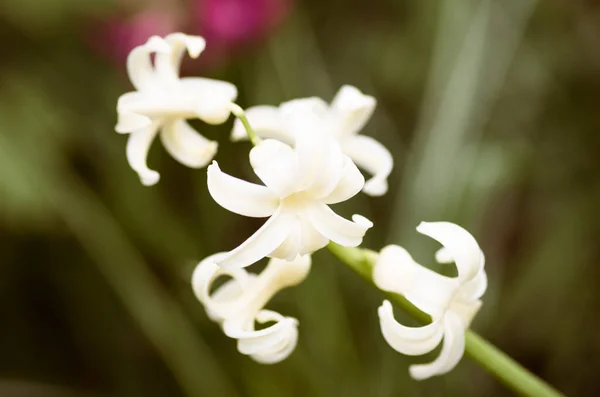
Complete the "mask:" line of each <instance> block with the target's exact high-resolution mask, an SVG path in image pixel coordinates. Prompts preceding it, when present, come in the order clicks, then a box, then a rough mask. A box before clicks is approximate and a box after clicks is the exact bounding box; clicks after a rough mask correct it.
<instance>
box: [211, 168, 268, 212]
mask: <svg viewBox="0 0 600 397" xmlns="http://www.w3.org/2000/svg"><path fill="white" fill-rule="evenodd" d="M207 173H208V178H207V185H208V191H209V193H210V195H211V196H212V198H213V199H214V200H215V201H216V202H217V203H218V204H219V205H220V206H221V207H223V208H226V209H228V210H229V211H231V212H235V213H237V214H240V215H245V216H250V217H257V218H262V217H266V216H269V215H272V214H273V213H274V212H275V211H276V209H277V207H278V205H279V199H278V198H277V196H276V195H275V194H273V193H272V192H271V191H270V190H269V189H268V188H266V187H264V186H261V185H257V184H254V183H250V182H246V181H244V180H242V179H238V178H235V177H233V176H230V175H228V174H226V173H224V172H223V171H221V169H220V168H219V164H218V163H217V162H216V161H214V162H213V164H211V165H210V166H208V170H207Z"/></svg>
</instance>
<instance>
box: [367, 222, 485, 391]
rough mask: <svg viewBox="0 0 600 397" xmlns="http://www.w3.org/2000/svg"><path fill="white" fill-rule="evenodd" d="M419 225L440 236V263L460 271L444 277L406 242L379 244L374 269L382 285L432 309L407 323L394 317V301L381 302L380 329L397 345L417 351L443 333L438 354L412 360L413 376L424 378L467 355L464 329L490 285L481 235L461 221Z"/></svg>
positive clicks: (428, 347)
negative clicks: (421, 321)
mask: <svg viewBox="0 0 600 397" xmlns="http://www.w3.org/2000/svg"><path fill="white" fill-rule="evenodd" d="M417 231H419V233H422V234H424V235H426V236H429V237H431V238H433V239H435V240H437V241H439V242H440V243H441V244H442V245H443V248H441V249H440V250H439V251H438V252H437V253H436V260H437V261H438V262H439V263H452V262H454V263H456V267H457V269H458V276H457V277H446V276H443V275H441V274H439V273H436V272H434V271H432V270H430V269H428V268H426V267H424V266H422V265H420V264H418V263H417V262H415V261H414V260H413V258H412V257H411V256H410V254H409V253H408V252H407V251H406V250H405V249H404V248H402V247H399V246H397V245H389V246H387V247H385V248H384V249H383V250H381V253H380V254H379V257H378V259H377V262H376V264H375V267H374V269H373V280H374V282H375V285H377V287H378V288H380V289H382V290H384V291H388V292H394V293H397V294H401V295H403V296H404V297H405V298H406V299H408V301H410V302H411V303H412V304H413V305H415V306H416V307H417V308H419V309H420V310H421V311H423V312H425V313H428V314H429V315H431V318H432V322H431V324H428V325H425V326H423V327H407V326H404V325H402V324H400V323H398V322H397V321H396V320H395V318H394V313H393V311H392V305H391V304H390V302H389V301H387V300H386V301H384V302H383V305H381V307H380V308H379V320H380V325H381V331H382V333H383V336H384V338H385V340H386V341H387V342H388V343H389V345H390V346H391V347H392V348H393V349H394V350H396V351H398V352H400V353H403V354H407V355H411V356H415V355H422V354H425V353H428V352H430V351H432V350H433V349H435V348H436V346H438V345H439V344H440V342H441V341H442V339H443V341H444V342H443V343H444V344H443V347H442V350H441V352H440V355H439V356H438V357H437V359H436V360H435V361H433V362H431V363H429V364H421V365H412V366H411V367H410V374H411V376H412V377H413V378H415V379H419V380H420V379H426V378H429V377H431V376H434V375H441V374H445V373H447V372H449V371H450V370H452V369H453V368H454V367H455V366H456V364H458V362H459V361H460V359H461V358H462V356H463V353H464V349H465V330H466V329H467V328H468V327H469V325H470V324H471V321H472V320H473V317H474V316H475V315H476V314H477V312H478V311H479V308H480V307H481V301H480V300H479V298H481V296H482V295H483V293H484V292H485V290H486V288H487V276H486V273H485V270H484V268H483V267H484V263H485V259H484V256H483V253H482V251H481V249H480V248H479V245H478V244H477V241H475V238H473V236H472V235H471V234H469V232H467V231H466V230H465V229H463V228H462V227H460V226H458V225H455V224H453V223H449V222H433V223H426V222H422V223H421V224H420V225H419V226H418V227H417Z"/></svg>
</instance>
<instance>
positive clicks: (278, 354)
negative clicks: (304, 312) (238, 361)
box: [223, 310, 298, 364]
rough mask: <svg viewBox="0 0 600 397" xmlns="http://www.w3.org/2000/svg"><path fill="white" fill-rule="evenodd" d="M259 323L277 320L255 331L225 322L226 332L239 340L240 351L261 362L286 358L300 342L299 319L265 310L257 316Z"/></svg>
mask: <svg viewBox="0 0 600 397" xmlns="http://www.w3.org/2000/svg"><path fill="white" fill-rule="evenodd" d="M256 321H257V322H259V323H264V322H269V321H276V323H275V324H273V325H271V326H270V327H268V328H265V329H262V330H259V331H254V330H243V329H240V328H238V327H237V326H236V325H235V323H233V324H229V323H228V322H225V323H224V324H223V330H224V331H225V334H226V335H227V336H229V337H231V338H235V339H237V340H238V351H239V352H240V353H242V354H246V355H249V356H250V357H251V358H252V359H253V360H255V361H257V362H259V363H261V364H275V363H278V362H280V361H282V360H284V359H286V358H287V357H288V356H289V355H290V354H291V353H292V352H293V351H294V349H295V347H296V344H297V342H298V321H297V320H296V319H294V318H291V317H283V316H281V315H280V314H279V313H275V312H271V311H268V310H263V311H261V312H260V313H259V315H258V316H257V317H256Z"/></svg>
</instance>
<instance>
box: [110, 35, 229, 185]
mask: <svg viewBox="0 0 600 397" xmlns="http://www.w3.org/2000/svg"><path fill="white" fill-rule="evenodd" d="M204 47H205V41H204V39H203V38H202V37H199V36H188V35H185V34H183V33H173V34H170V35H168V36H166V37H165V38H164V39H162V38H160V37H158V36H152V37H151V38H150V39H148V41H147V42H146V44H144V45H141V46H139V47H136V48H134V49H133V50H132V51H131V53H130V54H129V57H128V58H127V71H128V74H129V79H130V80H131V82H132V84H133V86H134V87H135V88H136V90H137V91H133V92H128V93H126V94H123V95H121V97H120V98H119V101H118V103H117V113H118V122H117V125H116V127H115V130H116V131H117V132H118V133H122V134H130V135H129V140H128V142H127V160H128V161H129V165H130V166H131V168H133V170H134V171H136V172H137V173H138V175H139V176H140V179H141V181H142V183H143V184H144V185H146V186H149V185H154V184H155V183H157V182H158V180H159V177H160V175H159V174H158V172H156V171H154V170H151V169H149V168H148V166H147V164H146V157H147V156H148V151H149V150H150V146H151V144H152V142H153V141H154V138H155V137H156V135H157V134H158V133H159V131H160V138H161V140H162V142H163V145H164V147H165V149H166V150H167V151H168V152H169V153H170V154H171V155H172V156H173V157H174V158H175V159H176V160H177V161H179V162H180V163H182V164H184V165H186V166H188V167H191V168H201V167H204V166H206V165H207V164H208V163H209V162H210V161H211V160H212V159H213V157H214V155H215V153H216V151H217V142H214V141H210V140H208V139H206V138H205V137H203V136H202V135H200V134H199V133H198V132H197V131H196V130H194V129H193V128H192V127H191V126H190V125H189V124H188V123H187V122H186V121H185V120H186V119H194V118H199V119H201V120H203V121H205V122H206V123H209V124H221V123H224V122H225V121H226V120H227V118H228V117H229V114H230V107H231V103H232V101H233V100H235V98H236V96H237V89H236V87H235V86H234V85H232V84H230V83H227V82H224V81H219V80H211V79H206V78H199V77H179V66H180V64H181V59H182V58H183V55H184V53H185V52H186V50H187V52H188V54H189V55H190V56H191V57H192V58H196V57H198V56H199V55H200V53H202V51H203V50H204ZM152 54H154V63H153V62H152V58H151V56H152Z"/></svg>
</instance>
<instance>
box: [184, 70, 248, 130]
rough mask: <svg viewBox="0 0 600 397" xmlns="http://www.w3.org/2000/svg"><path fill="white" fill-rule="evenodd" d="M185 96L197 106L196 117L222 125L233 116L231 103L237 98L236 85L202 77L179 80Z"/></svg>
mask: <svg viewBox="0 0 600 397" xmlns="http://www.w3.org/2000/svg"><path fill="white" fill-rule="evenodd" d="M179 81H180V83H181V86H182V87H183V89H184V92H185V94H184V96H185V97H186V98H189V99H190V101H193V102H194V104H195V112H196V116H197V117H198V118H199V119H201V120H202V121H204V122H206V123H209V124H213V125H216V124H222V123H224V122H225V121H226V120H227V118H228V117H229V115H230V114H231V103H232V102H233V101H234V100H235V98H236V97H237V88H236V87H235V85H233V84H231V83H228V82H226V81H221V80H213V79H206V78H202V77H184V78H182V79H180V80H179Z"/></svg>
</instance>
